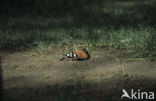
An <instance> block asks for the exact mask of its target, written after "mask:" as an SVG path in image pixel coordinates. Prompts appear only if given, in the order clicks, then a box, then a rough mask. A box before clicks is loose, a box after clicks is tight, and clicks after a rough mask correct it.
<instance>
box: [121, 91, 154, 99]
mask: <svg viewBox="0 0 156 101" xmlns="http://www.w3.org/2000/svg"><path fill="white" fill-rule="evenodd" d="M122 93H123V94H122V96H121V99H123V98H128V99H141V100H142V99H148V100H153V99H154V92H143V91H141V90H137V91H135V90H134V89H131V92H130V93H128V92H127V91H126V90H125V89H122Z"/></svg>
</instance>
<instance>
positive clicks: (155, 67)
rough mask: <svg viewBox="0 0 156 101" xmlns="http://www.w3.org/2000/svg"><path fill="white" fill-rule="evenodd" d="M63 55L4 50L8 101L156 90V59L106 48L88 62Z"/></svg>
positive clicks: (79, 100)
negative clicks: (131, 90)
mask: <svg viewBox="0 0 156 101" xmlns="http://www.w3.org/2000/svg"><path fill="white" fill-rule="evenodd" d="M61 54H62V50H57V49H56V50H55V51H54V50H48V51H43V52H38V51H33V50H28V51H6V50H5V51H0V56H1V57H2V79H3V95H4V101H120V100H121V99H120V98H121V94H122V89H127V90H130V89H136V90H138V89H140V90H141V91H156V75H155V74H156V59H155V58H152V59H151V58H150V59H149V58H132V57H131V56H130V54H129V53H128V52H125V51H122V52H121V51H117V52H110V51H107V50H102V51H95V52H93V53H91V59H90V60H88V61H59V59H60V58H61V56H60V55H61ZM127 100H128V99H126V101H127Z"/></svg>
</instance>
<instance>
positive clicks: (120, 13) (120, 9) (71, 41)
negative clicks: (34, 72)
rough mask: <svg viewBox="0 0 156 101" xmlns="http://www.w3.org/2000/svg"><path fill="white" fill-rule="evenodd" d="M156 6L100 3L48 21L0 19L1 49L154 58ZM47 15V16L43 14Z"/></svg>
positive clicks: (138, 3) (52, 17)
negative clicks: (100, 50)
mask: <svg viewBox="0 0 156 101" xmlns="http://www.w3.org/2000/svg"><path fill="white" fill-rule="evenodd" d="M155 3H156V2H154V0H150V1H140V2H139V1H138V2H137V1H129V2H128V1H116V2H106V1H104V2H101V4H100V5H97V3H94V4H92V5H88V6H87V7H88V8H87V7H86V6H82V7H81V9H73V10H69V11H67V12H66V13H65V12H64V13H63V12H58V13H57V12H55V13H53V14H52V15H51V13H50V14H49V16H47V17H45V16H44V17H42V16H40V15H39V16H38V17H33V16H30V15H29V16H14V17H6V16H5V15H4V16H2V19H1V20H0V22H1V24H0V27H1V28H0V48H1V49H5V48H11V49H14V48H21V47H22V48H33V47H37V48H38V49H41V50H46V49H47V47H53V46H58V47H66V48H69V49H72V48H78V45H85V46H86V48H87V49H88V50H89V51H93V50H95V49H97V47H105V46H108V47H109V49H127V50H134V51H136V52H137V53H141V54H142V53H143V54H144V53H145V54H150V55H152V56H154V55H155V54H156V51H155V50H156V38H155V36H156V34H155V33H156V25H155V24H156V22H155V17H156V14H155V11H154V10H153V9H155ZM45 13H46V12H45Z"/></svg>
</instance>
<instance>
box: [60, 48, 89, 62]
mask: <svg viewBox="0 0 156 101" xmlns="http://www.w3.org/2000/svg"><path fill="white" fill-rule="evenodd" d="M64 59H71V60H77V61H83V60H89V59H90V54H89V52H88V51H87V49H85V48H83V49H75V50H73V51H71V52H69V53H67V54H65V56H64V57H63V58H61V59H60V61H63V60H64Z"/></svg>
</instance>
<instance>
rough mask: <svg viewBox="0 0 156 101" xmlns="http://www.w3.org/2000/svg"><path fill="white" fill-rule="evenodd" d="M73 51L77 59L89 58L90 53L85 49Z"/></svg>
mask: <svg viewBox="0 0 156 101" xmlns="http://www.w3.org/2000/svg"><path fill="white" fill-rule="evenodd" d="M74 53H75V54H76V55H77V59H78V60H88V59H89V58H90V54H89V53H88V51H87V50H86V49H83V50H74Z"/></svg>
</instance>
